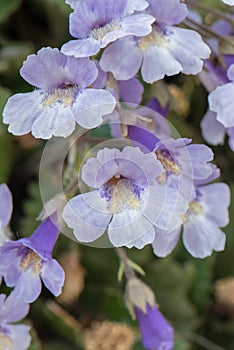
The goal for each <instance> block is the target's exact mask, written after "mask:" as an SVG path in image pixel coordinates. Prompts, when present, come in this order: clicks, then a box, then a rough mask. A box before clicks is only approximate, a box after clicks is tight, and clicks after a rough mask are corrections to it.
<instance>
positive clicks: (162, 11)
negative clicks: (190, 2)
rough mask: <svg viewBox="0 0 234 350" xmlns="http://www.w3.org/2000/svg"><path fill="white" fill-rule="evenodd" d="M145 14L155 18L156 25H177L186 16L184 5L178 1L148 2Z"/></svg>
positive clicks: (149, 0) (150, 0)
mask: <svg viewBox="0 0 234 350" xmlns="http://www.w3.org/2000/svg"><path fill="white" fill-rule="evenodd" d="M148 2H149V7H148V9H147V12H148V13H150V14H151V15H153V16H154V17H155V18H156V21H157V22H158V23H164V24H170V25H172V24H178V23H180V22H182V21H183V20H184V19H185V17H186V16H187V14H188V9H187V6H186V5H185V4H181V2H180V0H157V1H155V0H148Z"/></svg>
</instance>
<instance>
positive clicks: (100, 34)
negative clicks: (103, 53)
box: [90, 23, 121, 40]
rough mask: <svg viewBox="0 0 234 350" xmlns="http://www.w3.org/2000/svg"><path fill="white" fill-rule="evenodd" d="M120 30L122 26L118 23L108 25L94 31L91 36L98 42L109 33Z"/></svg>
mask: <svg viewBox="0 0 234 350" xmlns="http://www.w3.org/2000/svg"><path fill="white" fill-rule="evenodd" d="M120 28H121V27H120V25H119V24H117V23H107V24H106V25H105V26H103V27H99V28H95V29H93V30H92V31H91V33H90V35H91V36H92V37H93V38H94V39H96V40H101V39H103V38H104V36H105V35H106V34H107V33H110V32H113V31H117V30H120Z"/></svg>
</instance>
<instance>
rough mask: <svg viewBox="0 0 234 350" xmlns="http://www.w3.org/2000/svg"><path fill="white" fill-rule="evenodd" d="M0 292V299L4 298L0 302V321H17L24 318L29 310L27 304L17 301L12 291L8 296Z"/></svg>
mask: <svg viewBox="0 0 234 350" xmlns="http://www.w3.org/2000/svg"><path fill="white" fill-rule="evenodd" d="M4 297H5V296H4V295H3V294H1V299H2V300H1V301H3V299H4V303H1V304H2V305H1V308H0V323H1V324H2V323H11V322H18V321H20V320H21V319H22V318H24V317H25V316H26V315H27V314H28V312H29V305H28V304H26V303H24V302H22V301H19V299H18V298H17V297H16V295H15V293H14V292H12V293H11V294H10V295H9V296H8V297H6V298H4Z"/></svg>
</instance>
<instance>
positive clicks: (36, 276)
mask: <svg viewBox="0 0 234 350" xmlns="http://www.w3.org/2000/svg"><path fill="white" fill-rule="evenodd" d="M55 220H56V216H55V214H54V215H52V216H51V218H50V217H48V218H47V219H45V220H44V221H43V222H42V223H41V224H40V226H39V227H38V228H37V229H36V231H35V232H34V233H33V234H32V236H31V237H29V238H22V239H19V240H18V241H9V242H6V243H5V244H4V245H3V246H1V247H0V274H1V275H2V276H3V277H4V279H5V282H6V284H7V286H8V287H15V289H14V293H15V294H16V295H17V297H18V298H19V299H22V300H24V301H25V302H27V303H31V302H33V301H34V300H36V299H37V297H38V296H39V294H40V292H41V279H42V281H43V282H44V284H45V286H46V287H47V288H48V289H49V290H50V291H51V293H53V294H54V295H55V296H58V295H59V294H60V293H61V288H62V286H63V283H64V271H63V269H62V268H61V266H60V265H59V264H58V262H57V261H56V260H55V259H53V258H52V250H53V247H54V244H55V242H56V240H57V238H58V235H59V228H58V227H57V226H56V224H55V223H54V222H55ZM40 278H41V279H40Z"/></svg>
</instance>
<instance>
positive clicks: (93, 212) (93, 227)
mask: <svg viewBox="0 0 234 350" xmlns="http://www.w3.org/2000/svg"><path fill="white" fill-rule="evenodd" d="M111 216H112V215H111V214H109V213H108V210H107V204H106V201H105V200H104V199H102V198H101V197H100V196H99V195H98V193H97V191H93V192H88V193H84V194H81V195H78V196H76V197H74V198H72V199H71V200H70V201H69V202H68V203H67V204H66V205H65V207H64V210H63V214H62V217H63V219H64V221H65V222H66V224H67V225H68V227H70V228H72V229H73V231H74V235H75V236H76V238H77V239H78V240H79V241H81V242H93V241H95V240H96V239H97V238H99V237H100V236H101V235H102V234H103V233H104V231H105V230H106V228H107V226H108V224H109V221H110V219H111Z"/></svg>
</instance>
